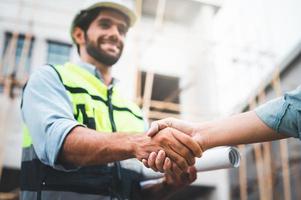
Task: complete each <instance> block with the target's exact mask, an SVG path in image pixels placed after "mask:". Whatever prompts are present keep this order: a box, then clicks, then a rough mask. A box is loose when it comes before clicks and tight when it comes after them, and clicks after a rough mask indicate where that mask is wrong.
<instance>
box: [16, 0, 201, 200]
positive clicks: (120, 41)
mask: <svg viewBox="0 0 301 200" xmlns="http://www.w3.org/2000/svg"><path fill="white" fill-rule="evenodd" d="M128 3H130V2H129V1H121V0H110V1H104V0H102V1H96V2H94V3H93V4H90V6H88V7H85V9H84V10H82V11H81V12H80V13H79V14H77V15H76V16H75V18H74V20H73V23H72V28H71V36H72V39H73V41H74V43H75V44H76V46H77V50H78V53H79V56H80V59H81V61H80V62H78V63H66V64H65V65H63V66H52V65H46V66H43V67H40V68H39V69H38V70H37V71H36V72H35V73H34V74H32V76H31V78H30V80H29V81H28V83H27V86H26V87H25V89H24V93H23V99H22V105H21V108H22V116H23V119H24V142H23V156H22V167H21V199H43V200H45V199H46V200H47V199H51V200H55V199H72V200H76V199H83V200H90V199H110V198H117V199H132V198H139V197H137V196H139V195H143V194H146V193H147V194H152V195H153V196H152V198H155V199H159V198H161V197H164V196H167V195H168V193H169V191H172V190H174V189H176V188H180V187H182V186H184V185H187V184H189V183H191V182H192V181H194V180H195V178H196V172H195V169H194V168H193V167H189V166H192V165H193V164H194V158H195V157H196V156H200V155H201V148H200V146H199V145H198V143H197V142H195V141H194V140H192V139H191V138H190V137H189V136H186V135H183V134H181V133H180V132H179V131H176V130H173V129H166V130H165V131H163V132H164V133H162V134H158V135H157V136H155V137H153V138H150V137H148V136H147V135H145V134H141V133H143V132H144V129H145V128H144V127H145V125H144V121H143V119H142V113H141V111H140V109H139V108H138V107H137V106H136V105H134V104H133V103H131V102H129V101H127V100H126V99H124V98H122V97H121V96H120V94H119V92H118V90H117V88H116V83H115V80H114V79H113V78H112V76H111V71H110V69H111V66H112V65H114V64H115V63H116V62H117V61H118V60H119V57H120V56H121V54H122V50H123V46H124V39H125V36H126V33H127V31H128V29H129V27H130V26H132V25H133V24H134V21H135V14H134V12H133V11H132V9H130V6H129V4H128ZM112 132H114V134H109V133H112ZM163 150H164V151H163ZM150 152H157V153H158V154H159V155H161V156H162V157H164V156H165V155H167V156H168V157H169V158H170V160H169V161H167V162H166V163H165V164H166V166H168V168H171V166H169V165H171V162H173V163H176V164H174V165H173V167H172V169H171V170H170V171H169V172H170V173H168V174H166V176H165V179H164V181H163V183H159V184H157V185H153V186H151V187H149V188H147V189H145V190H142V191H141V188H140V185H139V180H140V174H138V173H135V172H134V171H132V170H129V169H127V168H125V167H124V161H122V160H125V159H129V158H137V159H139V160H142V159H147V158H148V156H149V153H150Z"/></svg>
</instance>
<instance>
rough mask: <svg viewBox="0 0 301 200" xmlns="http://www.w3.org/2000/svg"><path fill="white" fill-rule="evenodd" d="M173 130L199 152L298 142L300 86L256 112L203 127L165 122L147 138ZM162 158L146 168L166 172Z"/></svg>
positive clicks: (149, 162) (155, 125)
mask: <svg viewBox="0 0 301 200" xmlns="http://www.w3.org/2000/svg"><path fill="white" fill-rule="evenodd" d="M167 127H169V128H175V129H177V130H179V131H182V132H184V133H186V134H187V135H190V136H191V137H193V138H194V139H195V140H196V141H198V143H199V144H200V146H201V148H202V151H205V150H207V149H210V148H213V147H217V146H223V145H238V144H248V143H256V142H266V141H272V140H279V139H284V138H288V137H294V138H299V139H301V135H300V130H301V86H299V87H298V88H297V89H295V90H293V91H291V92H288V93H286V94H285V95H284V96H283V97H280V98H277V99H274V100H271V101H269V102H267V103H265V104H263V105H261V106H259V107H258V108H256V109H255V111H249V112H245V113H241V114H237V115H234V116H231V117H228V118H225V119H221V120H217V121H211V122H206V123H190V122H186V121H181V120H178V119H172V118H169V119H164V120H160V121H157V122H154V123H153V124H152V127H151V128H150V130H149V135H150V136H154V135H155V134H156V133H157V132H158V131H160V130H164V128H167ZM164 159H165V156H157V154H156V152H153V153H151V154H150V157H149V159H148V160H147V159H144V160H143V163H144V164H145V166H147V167H150V168H152V169H153V170H155V171H157V170H158V171H162V172H164V171H166V170H167V169H168V167H169V166H171V165H170V164H169V165H168V166H167V165H165V166H164Z"/></svg>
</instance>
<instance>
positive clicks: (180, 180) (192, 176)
mask: <svg viewBox="0 0 301 200" xmlns="http://www.w3.org/2000/svg"><path fill="white" fill-rule="evenodd" d="M196 178H197V171H196V168H195V167H194V166H192V167H189V168H188V169H187V171H185V172H182V173H180V174H178V173H174V172H167V173H166V174H165V177H164V182H165V184H166V185H167V186H172V187H176V188H180V187H184V186H186V185H190V184H191V183H192V182H193V181H195V180H196Z"/></svg>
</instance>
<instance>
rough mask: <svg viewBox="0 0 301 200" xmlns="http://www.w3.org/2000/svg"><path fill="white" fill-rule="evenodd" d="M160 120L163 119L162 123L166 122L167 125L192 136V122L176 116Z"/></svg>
mask: <svg viewBox="0 0 301 200" xmlns="http://www.w3.org/2000/svg"><path fill="white" fill-rule="evenodd" d="M162 121H164V124H166V125H167V126H168V127H171V128H174V129H177V130H179V131H181V132H183V133H185V134H187V135H190V136H192V132H193V127H194V124H193V123H190V122H186V121H183V120H180V119H176V118H166V119H163V120H161V123H162Z"/></svg>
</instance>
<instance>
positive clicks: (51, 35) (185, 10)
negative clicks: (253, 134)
mask: <svg viewBox="0 0 301 200" xmlns="http://www.w3.org/2000/svg"><path fill="white" fill-rule="evenodd" d="M269 2H270V3H271V2H274V1H269ZM81 4H82V1H80V0H54V1H48V2H47V1H37V0H2V1H1V2H0V8H1V13H0V61H1V62H0V136H1V140H0V178H1V179H0V200H2V199H18V194H19V178H20V164H21V151H22V149H21V147H22V120H21V113H20V101H21V94H22V87H23V86H24V84H25V83H26V81H27V80H28V78H29V76H30V74H31V73H32V72H33V71H34V70H35V69H37V68H38V67H41V66H43V64H45V63H51V64H63V63H65V62H66V61H69V60H71V61H76V60H77V59H78V56H77V52H76V48H75V47H74V46H73V44H72V40H71V38H70V35H69V34H70V31H69V30H70V22H71V20H72V18H73V16H74V15H75V14H76V12H77V11H78V10H79V9H80V7H81ZM268 4H269V3H268V2H266V3H262V2H261V1H260V0H256V1H252V5H250V2H248V1H246V0H244V1H239V2H238V1H233V2H229V1H223V0H136V9H137V13H138V14H139V17H140V20H139V21H138V22H137V24H136V26H135V27H134V28H133V29H132V30H131V31H130V33H129V35H128V39H127V40H128V41H127V45H126V46H125V51H124V52H125V54H124V55H123V57H122V59H121V60H120V61H119V62H118V63H117V64H116V66H114V69H113V74H114V76H115V77H117V78H118V79H119V80H120V82H121V83H122V84H120V85H121V88H123V90H122V91H123V92H124V95H125V96H126V97H128V98H130V99H132V100H134V101H135V102H136V103H137V104H138V105H139V106H140V107H141V109H142V110H143V113H144V115H145V117H146V118H147V119H148V120H149V122H151V121H153V120H157V119H163V118H166V117H176V118H181V119H187V120H192V121H199V122H202V121H206V120H212V119H217V118H221V117H224V116H226V115H230V114H233V113H239V112H242V111H246V110H249V109H253V108H255V107H256V106H257V105H260V104H262V103H264V102H266V101H267V100H269V99H272V98H274V97H277V96H281V95H282V94H283V93H284V92H286V91H290V90H292V89H295V88H296V87H297V86H298V85H300V84H301V81H300V78H299V75H300V74H301V30H300V29H298V30H294V29H292V28H291V27H290V25H291V26H292V27H293V26H298V20H295V21H294V20H291V21H290V22H291V24H289V25H287V26H288V27H287V30H291V31H294V33H295V34H294V35H289V34H288V33H287V37H290V38H293V39H295V40H293V39H291V40H290V41H287V43H288V44H290V45H286V46H285V45H284V44H283V45H282V46H280V47H281V48H279V49H281V51H280V50H279V51H277V48H274V47H277V45H278V44H277V41H278V38H279V37H280V36H279V35H277V34H276V33H275V35H274V36H273V38H274V40H269V38H271V34H273V33H274V32H276V31H275V29H274V28H275V27H277V28H279V29H285V26H284V25H283V27H282V24H281V23H280V25H279V27H278V26H275V27H274V26H273V24H274V23H273V21H270V20H271V19H274V15H273V14H275V12H276V11H277V9H276V8H278V7H282V9H283V16H284V17H283V18H285V19H291V15H292V16H294V14H295V15H297V17H294V18H298V16H299V19H301V18H300V17H301V16H300V14H298V11H296V10H295V9H294V8H295V7H298V5H299V6H301V5H300V3H299V2H298V0H290V1H288V2H282V1H281V0H277V1H275V6H278V7H275V8H270V7H269V9H266V8H267V6H271V5H268ZM271 4H272V3H271ZM249 8H252V9H257V10H258V13H259V14H258V16H256V17H254V16H252V14H250V13H248V9H249ZM248 14H250V16H251V17H250V16H249V15H248ZM240 16H241V19H240V21H239V19H238V18H240ZM248 17H249V18H248ZM234 19H235V20H236V21H235V20H234ZM256 19H257V20H258V21H256ZM252 20H253V21H252ZM263 21H264V22H263ZM299 21H300V20H299ZM249 23H251V24H252V23H253V24H254V25H253V26H252V25H250V24H249ZM299 23H300V22H299ZM266 24H268V25H269V30H261V28H262V27H263V29H264V28H266V29H268V28H267V26H266ZM240 25H242V26H241V27H240ZM253 29H254V30H255V29H256V30H257V31H258V32H259V33H258V34H257V32H256V31H254V30H253ZM258 29H259V30H258ZM252 31H254V32H255V33H256V34H255V35H254V32H252ZM298 31H299V32H298ZM246 32H250V35H251V36H250V35H248V34H247V33H246ZM284 33H285V31H283V34H284ZM221 35H224V37H221ZM285 37H286V36H284V38H283V40H285V39H286V38H285ZM284 47H285V48H284ZM225 70H227V73H225ZM253 76H254V77H253ZM235 95H237V96H235ZM238 148H239V150H240V153H241V164H240V167H239V168H237V169H230V170H217V171H210V172H202V173H199V175H198V179H197V180H196V181H195V182H194V183H193V184H192V185H191V186H189V187H187V188H185V189H184V190H183V191H179V192H178V193H175V195H174V196H172V197H171V198H170V199H206V200H207V199H208V200H209V199H210V200H211V199H223V200H227V199H241V200H247V199H250V200H251V199H261V200H266V199H271V200H272V199H279V200H280V199H285V200H292V199H301V192H300V191H299V187H300V186H301V163H300V158H301V151H300V148H301V144H300V142H299V141H298V140H296V139H287V140H281V141H277V142H269V143H263V144H250V145H241V146H239V147H238Z"/></svg>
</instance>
